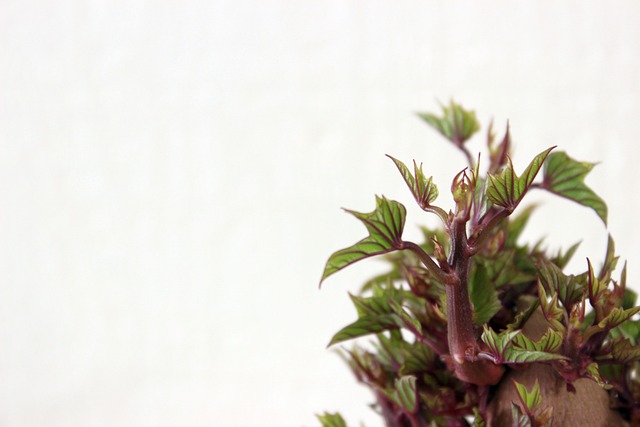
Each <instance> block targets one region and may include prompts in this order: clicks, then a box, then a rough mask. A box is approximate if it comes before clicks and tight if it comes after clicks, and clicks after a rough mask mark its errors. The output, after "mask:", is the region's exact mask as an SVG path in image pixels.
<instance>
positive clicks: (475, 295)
mask: <svg viewBox="0 0 640 427" xmlns="http://www.w3.org/2000/svg"><path fill="white" fill-rule="evenodd" d="M469 297H470V299H471V302H472V304H473V310H474V316H475V317H474V320H475V322H476V324H477V325H483V324H485V323H487V322H488V321H489V320H491V318H492V317H493V316H494V315H495V314H496V313H497V312H498V311H500V309H501V308H502V303H501V302H500V299H499V298H498V293H497V292H496V289H495V281H494V280H493V279H492V278H490V277H489V276H488V274H487V269H486V267H485V266H483V265H481V264H476V265H475V268H474V269H473V270H472V274H471V276H470V278H469Z"/></svg>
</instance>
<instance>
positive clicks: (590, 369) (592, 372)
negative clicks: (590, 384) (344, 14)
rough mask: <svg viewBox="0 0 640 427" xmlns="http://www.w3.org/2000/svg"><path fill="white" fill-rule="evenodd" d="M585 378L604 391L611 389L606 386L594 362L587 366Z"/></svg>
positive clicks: (605, 381)
mask: <svg viewBox="0 0 640 427" xmlns="http://www.w3.org/2000/svg"><path fill="white" fill-rule="evenodd" d="M587 376H588V377H589V378H591V379H592V380H594V381H595V382H596V383H598V385H599V386H600V387H602V388H604V389H605V390H609V389H611V388H612V386H611V385H610V384H607V380H606V379H605V378H604V377H603V376H602V374H601V373H600V369H598V364H597V363H596V362H593V363H590V364H589V366H587Z"/></svg>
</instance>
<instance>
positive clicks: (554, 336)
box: [513, 329, 563, 353]
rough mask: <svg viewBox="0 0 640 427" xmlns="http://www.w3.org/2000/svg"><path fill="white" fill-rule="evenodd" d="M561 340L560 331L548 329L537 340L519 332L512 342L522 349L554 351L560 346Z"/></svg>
mask: <svg viewBox="0 0 640 427" xmlns="http://www.w3.org/2000/svg"><path fill="white" fill-rule="evenodd" d="M562 340H563V336H562V333H561V332H559V331H554V330H553V329H548V330H547V332H546V333H545V334H544V335H543V336H542V337H541V338H540V339H539V340H538V341H533V340H531V339H529V338H528V337H527V336H525V335H524V334H519V335H517V336H516V337H515V338H514V340H513V343H514V344H515V345H517V346H518V347H521V348H522V349H524V350H530V351H542V352H547V353H554V352H556V351H557V350H558V349H559V348H560V346H562Z"/></svg>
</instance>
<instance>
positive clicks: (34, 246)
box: [0, 0, 640, 427]
mask: <svg viewBox="0 0 640 427" xmlns="http://www.w3.org/2000/svg"><path fill="white" fill-rule="evenodd" d="M639 22H640V3H638V2H636V1H609V2H588V1H564V2H552V1H538V2H509V1H494V2H488V1H478V2H471V1H469V2H460V1H449V2H445V1H442V2H436V1H406V2H384V1H355V0H333V1H322V2H311V1H306V2H305V1H299V0H297V1H287V0H280V1H276V0H271V1H269V0H267V1H258V0H255V1H238V0H234V1H215V0H214V1H205V0H186V1H157V2H150V1H141V0H129V1H97V0H93V1H91V0H89V1H56V2H52V1H24V0H23V1H11V0H3V1H2V2H0V201H1V203H0V282H1V284H0V425H2V426H42V425H46V426H50V427H54V426H65V427H70V426H178V425H189V426H196V425H198V426H199V425H209V426H277V427H279V426H309V427H311V426H317V425H319V423H318V422H317V421H316V420H315V418H314V413H321V412H323V411H324V410H329V411H336V410H339V411H341V412H342V413H343V415H344V416H345V418H346V419H347V420H348V421H349V422H350V423H351V425H359V422H360V421H361V420H363V421H366V422H367V425H368V426H369V427H375V426H380V425H381V422H380V420H379V419H378V418H377V417H376V416H375V414H373V412H372V411H371V410H370V409H369V408H367V406H366V405H367V403H368V402H370V401H371V400H372V399H371V396H370V394H369V393H368V391H367V390H365V389H364V388H362V387H360V386H359V385H357V384H356V383H355V381H354V380H353V378H352V377H351V374H350V373H349V371H348V369H347V368H346V367H345V365H344V364H343V363H342V361H341V360H340V359H339V358H338V357H337V356H336V355H335V354H333V353H332V352H331V351H329V350H327V349H326V348H325V346H326V344H327V343H328V341H329V339H330V337H331V336H332V334H333V333H334V332H335V331H337V330H338V329H339V328H341V327H342V326H344V325H346V324H347V323H349V322H351V321H352V320H354V318H355V311H354V310H353V308H352V307H351V305H350V302H349V299H348V297H347V292H348V291H350V292H355V291H356V290H357V289H358V287H359V284H360V283H361V282H362V281H363V280H364V279H365V278H367V277H369V276H371V275H372V274H373V273H374V272H377V271H380V269H381V268H384V266H383V265H382V264H380V263H379V262H376V261H366V262H363V263H361V264H360V265H357V266H354V267H352V268H351V269H349V270H347V271H345V272H343V273H341V274H339V275H336V276H335V277H332V278H330V279H329V280H327V282H326V283H325V285H324V286H323V289H322V290H321V291H319V290H318V280H319V278H320V275H321V272H322V268H323V266H324V262H325V260H326V259H327V257H328V256H329V254H330V253H332V252H333V251H335V250H337V249H340V248H343V247H345V246H349V245H351V244H352V243H354V242H355V241H357V240H359V239H360V238H362V237H364V235H365V234H364V233H365V230H364V228H363V227H362V226H361V225H360V224H359V223H358V222H357V221H356V220H354V219H353V218H351V217H349V216H348V215H346V214H344V213H343V212H342V211H341V210H340V209H339V208H340V207H348V208H352V209H355V210H359V211H370V210H372V209H373V207H374V194H384V195H385V196H387V197H389V198H393V199H397V200H399V201H401V202H403V203H405V204H406V205H407V207H408V208H409V216H408V219H407V234H408V235H409V236H411V235H414V236H417V235H418V231H417V230H418V229H417V225H418V224H421V223H425V221H426V222H427V223H430V224H433V219H432V218H425V216H424V215H423V214H422V213H421V212H420V211H419V210H418V209H416V208H415V207H414V204H413V202H412V200H411V197H410V195H409V193H408V191H407V189H406V188H405V186H404V183H403V182H402V179H401V177H400V176H399V175H398V173H397V171H396V170H395V167H394V166H393V164H392V163H391V162H390V161H389V160H388V159H387V158H386V157H385V156H384V154H386V153H389V154H392V155H394V156H395V157H398V158H400V159H402V160H404V161H406V162H410V161H411V159H414V158H415V159H417V160H418V161H423V162H424V164H425V171H426V172H427V173H429V174H433V175H434V180H435V182H436V183H437V184H438V185H439V186H440V189H441V196H440V198H439V201H440V203H441V204H442V205H443V206H444V207H445V208H447V209H449V208H451V207H452V203H451V198H450V196H449V195H448V191H447V189H448V187H449V185H450V179H451V178H452V177H453V175H454V174H455V173H457V172H458V171H459V170H460V169H462V167H464V158H463V157H462V156H460V155H459V153H458V152H456V150H455V149H454V148H452V147H450V146H449V145H447V143H446V142H444V141H443V140H442V139H441V138H440V137H439V136H438V135H437V134H436V133H435V132H433V131H432V130H431V129H429V128H428V127H427V126H426V125H425V124H424V123H421V122H420V120H418V119H417V118H416V116H415V112H416V111H424V110H436V109H437V108H438V100H440V101H442V102H448V100H449V99H450V98H453V99H455V100H457V101H458V102H461V103H462V104H464V105H465V106H467V107H469V108H472V109H474V110H475V111H476V112H477V114H478V117H479V119H480V120H481V122H482V124H483V132H484V131H486V125H487V124H488V122H489V121H490V120H491V118H493V119H494V124H495V129H496V131H497V132H498V133H499V134H501V133H502V132H503V130H504V128H505V126H506V123H507V120H509V122H510V125H511V131H512V136H513V139H514V143H515V154H514V163H515V165H516V169H517V170H522V169H523V168H524V167H525V166H526V164H527V163H528V162H529V160H530V159H531V158H532V157H533V155H535V154H536V153H538V152H540V151H542V150H543V149H545V148H547V147H549V146H552V145H558V146H559V148H558V149H562V150H566V151H568V152H569V153H570V154H571V155H572V156H573V157H575V158H577V159H579V160H587V161H594V162H601V163H600V164H599V165H598V166H597V167H596V168H595V169H594V171H593V172H592V173H591V175H590V177H589V178H588V184H589V185H590V186H591V187H592V188H593V189H594V190H596V192H598V193H599V194H601V195H602V196H603V197H604V198H605V199H606V201H607V202H608V205H609V209H610V214H609V229H608V230H609V231H610V232H611V233H612V234H613V236H614V237H615V239H616V243H617V248H618V252H619V253H620V255H621V256H622V259H628V260H629V274H628V279H629V283H630V285H631V286H632V287H634V288H635V289H636V290H640V286H638V280H639V279H640V262H638V261H637V260H638V255H640V253H639V249H638V245H637V241H638V239H639V238H640V229H639V228H638V226H637V212H638V209H639V208H640V202H639V201H638V200H639V199H638V197H637V191H636V190H635V189H634V183H635V182H636V180H637V173H638V160H639V157H640V156H639V155H638V151H637V145H638V135H639V134H640V120H638V116H639V115H640V79H638V76H640V55H638V52H639V48H640V25H638V23H639ZM470 144H471V147H472V151H474V152H478V151H480V150H483V149H484V146H483V136H482V135H480V136H479V137H478V138H476V139H475V140H474V141H472V142H471V143H470ZM485 153H486V151H485ZM540 196H541V195H540V194H532V200H544V202H543V203H542V205H541V206H540V208H539V211H538V214H537V215H536V216H535V217H534V219H533V220H532V223H531V225H530V227H529V228H528V230H527V234H526V236H527V238H529V239H531V240H532V241H533V240H536V239H537V238H540V237H545V236H546V242H547V245H548V247H549V248H550V249H551V250H557V249H559V248H560V247H567V246H568V245H570V244H572V243H574V242H576V241H578V240H582V241H583V244H582V247H581V249H580V250H579V252H578V253H577V255H576V260H575V262H574V263H572V265H571V267H570V269H574V270H575V271H579V270H580V269H584V268H585V266H586V261H585V258H586V257H590V259H591V260H592V261H593V262H594V264H596V265H598V264H599V263H600V262H601V261H602V258H603V255H604V250H605V245H606V236H607V229H605V227H604V226H603V225H602V223H601V222H600V221H599V220H598V218H597V217H596V215H595V214H594V213H593V212H591V211H589V210H588V209H583V208H580V207H578V206H577V205H574V204H571V203H569V202H566V201H564V200H559V199H556V198H553V197H551V196H549V197H542V198H541V197H540Z"/></svg>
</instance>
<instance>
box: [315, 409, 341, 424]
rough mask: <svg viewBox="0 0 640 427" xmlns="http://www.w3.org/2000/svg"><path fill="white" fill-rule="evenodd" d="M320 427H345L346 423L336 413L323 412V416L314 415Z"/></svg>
mask: <svg viewBox="0 0 640 427" xmlns="http://www.w3.org/2000/svg"><path fill="white" fill-rule="evenodd" d="M316 418H318V421H320V423H321V424H322V427H347V423H346V422H345V420H344V419H343V418H342V415H340V414H339V413H338V412H336V413H334V414H331V413H329V412H325V413H324V414H323V415H316Z"/></svg>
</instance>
